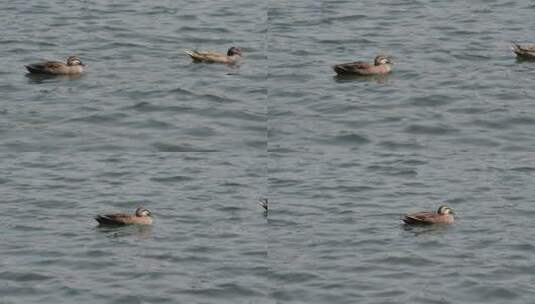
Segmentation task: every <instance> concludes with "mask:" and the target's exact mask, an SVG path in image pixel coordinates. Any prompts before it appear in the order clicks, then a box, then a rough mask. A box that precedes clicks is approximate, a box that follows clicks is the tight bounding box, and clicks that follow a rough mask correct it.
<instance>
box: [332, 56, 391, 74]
mask: <svg viewBox="0 0 535 304" xmlns="http://www.w3.org/2000/svg"><path fill="white" fill-rule="evenodd" d="M333 70H334V71H335V72H336V74H338V75H361V76H370V75H384V74H388V73H390V71H392V61H391V60H390V59H389V58H388V57H386V56H384V55H378V56H376V57H375V60H374V64H373V65H372V64H369V63H367V62H363V61H355V62H348V63H341V64H337V65H334V66H333Z"/></svg>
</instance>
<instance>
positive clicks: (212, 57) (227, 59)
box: [186, 47, 242, 64]
mask: <svg viewBox="0 0 535 304" xmlns="http://www.w3.org/2000/svg"><path fill="white" fill-rule="evenodd" d="M186 54H187V55H189V56H190V57H191V59H193V61H196V62H206V63H222V64H235V63H237V62H238V61H240V59H241V58H242V52H241V50H240V49H239V48H237V47H231V48H230V49H228V51H227V54H223V53H218V52H214V51H197V50H186Z"/></svg>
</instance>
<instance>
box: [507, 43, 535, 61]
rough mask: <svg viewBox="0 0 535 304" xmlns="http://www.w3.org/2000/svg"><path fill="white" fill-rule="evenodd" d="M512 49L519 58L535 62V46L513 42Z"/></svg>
mask: <svg viewBox="0 0 535 304" xmlns="http://www.w3.org/2000/svg"><path fill="white" fill-rule="evenodd" d="M512 49H513V53H515V54H516V56H517V57H518V58H521V59H530V60H535V45H520V44H517V43H514V42H513V47H512Z"/></svg>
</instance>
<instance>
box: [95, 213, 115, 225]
mask: <svg viewBox="0 0 535 304" xmlns="http://www.w3.org/2000/svg"><path fill="white" fill-rule="evenodd" d="M95 220H96V221H97V222H98V223H99V224H100V225H117V222H116V221H114V220H113V219H111V218H109V217H108V216H106V215H100V214H99V215H97V216H95Z"/></svg>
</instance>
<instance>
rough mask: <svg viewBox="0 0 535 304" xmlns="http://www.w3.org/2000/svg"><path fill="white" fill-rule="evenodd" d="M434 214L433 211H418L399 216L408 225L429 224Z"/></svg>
mask: <svg viewBox="0 0 535 304" xmlns="http://www.w3.org/2000/svg"><path fill="white" fill-rule="evenodd" d="M434 215H436V214H435V213H434V212H427V211H424V212H418V213H412V214H404V215H403V216H402V217H401V220H403V222H405V224H409V225H431V224H433V222H432V220H431V219H432V218H433V217H434Z"/></svg>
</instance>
